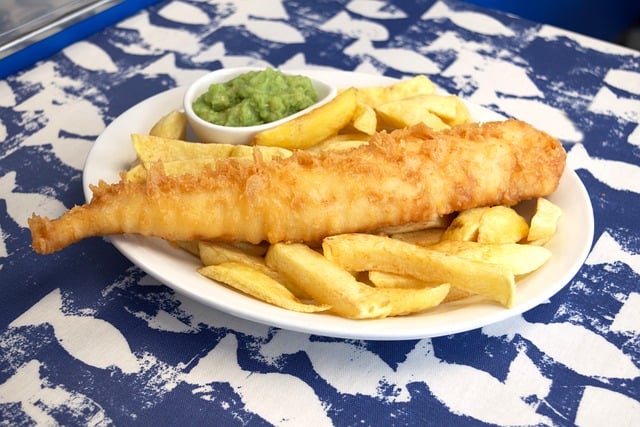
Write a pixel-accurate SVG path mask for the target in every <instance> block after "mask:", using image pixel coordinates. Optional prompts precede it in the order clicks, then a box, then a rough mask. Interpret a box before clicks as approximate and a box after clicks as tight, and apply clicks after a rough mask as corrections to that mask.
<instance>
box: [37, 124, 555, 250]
mask: <svg viewBox="0 0 640 427" xmlns="http://www.w3.org/2000/svg"><path fill="white" fill-rule="evenodd" d="M565 158H566V153H565V151H564V149H563V147H562V145H561V144H560V142H559V141H558V140H556V139H554V138H552V137H551V136H549V135H547V134H546V133H544V132H541V131H539V130H537V129H535V128H533V127H532V126H530V125H528V124H526V123H524V122H521V121H516V120H507V121H504V122H491V123H486V124H482V125H478V124H469V125H461V126H457V127H454V128H452V129H450V130H445V131H439V132H435V131H432V130H430V129H429V128H427V127H426V126H423V125H417V126H415V127H413V128H410V129H405V130H397V131H393V132H391V133H385V132H382V133H379V134H376V135H374V136H373V137H372V139H371V142H370V143H369V144H368V145H364V146H360V147H357V148H353V149H350V150H344V151H334V152H319V153H309V152H305V151H297V152H295V153H294V155H293V156H291V157H288V158H284V159H275V160H272V161H269V162H266V161H262V159H261V158H260V156H259V153H256V152H254V159H253V161H249V162H241V161H238V160H237V159H223V160H220V161H219V162H218V163H217V164H216V166H215V168H208V169H206V170H205V171H204V172H202V173H200V174H198V175H182V176H177V177H175V176H167V175H166V174H165V173H164V171H163V169H162V164H161V163H158V164H156V165H155V166H154V167H153V168H152V169H151V170H150V171H149V174H148V176H147V181H146V182H145V183H133V182H128V181H126V179H124V178H123V179H122V180H121V181H120V182H118V183H115V184H107V183H104V182H100V183H99V184H98V185H97V186H94V187H92V191H93V199H92V200H91V202H90V203H89V204H86V205H83V206H76V207H74V208H73V209H71V210H70V211H68V212H67V213H65V214H64V215H62V217H60V218H59V219H56V220H50V219H48V218H43V217H39V216H37V215H35V214H34V215H33V216H32V217H31V218H30V219H29V227H30V229H31V233H32V239H33V241H32V245H33V249H34V250H35V251H36V252H38V253H40V254H48V253H52V252H55V251H57V250H60V249H62V248H64V247H66V246H68V245H70V244H72V243H74V242H77V241H79V240H81V239H83V238H86V237H91V236H104V235H111V234H117V233H137V234H141V235H146V236H157V237H162V238H165V239H168V240H199V239H207V240H213V239H215V240H221V241H229V242H235V241H248V242H252V243H258V242H261V241H265V240H266V241H268V242H270V243H275V242H281V241H303V242H315V241H319V240H320V239H322V238H323V237H325V236H328V235H333V234H339V233H346V232H359V231H370V230H376V229H380V228H382V227H389V226H397V225H401V224H406V223H411V222H421V221H427V220H431V219H433V218H435V217H438V216H442V215H446V214H449V213H452V212H456V211H460V210H463V209H469V208H473V207H478V206H490V205H514V204H516V203H518V202H520V201H522V200H526V199H531V198H535V197H541V196H546V195H548V194H550V193H552V192H553V191H554V190H555V189H556V187H557V186H558V182H559V179H560V176H561V175H562V172H563V169H564V166H565Z"/></svg>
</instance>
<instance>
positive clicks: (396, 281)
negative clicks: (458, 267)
mask: <svg viewBox="0 0 640 427" xmlns="http://www.w3.org/2000/svg"><path fill="white" fill-rule="evenodd" d="M369 281H370V282H371V284H372V285H373V286H375V287H376V288H389V289H411V288H414V289H422V288H431V289H432V288H434V287H437V286H439V285H437V284H433V283H427V282H424V281H422V280H420V279H416V278H415V277H411V276H402V275H400V274H394V273H385V272H384V271H370V272H369ZM472 295H474V294H473V293H471V292H468V291H465V290H462V289H459V288H456V287H453V286H450V288H449V293H447V296H446V297H445V298H444V299H443V300H442V303H443V304H444V303H447V302H453V301H459V300H461V299H463V298H467V297H469V296H472Z"/></svg>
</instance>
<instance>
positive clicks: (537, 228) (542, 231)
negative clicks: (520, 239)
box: [527, 197, 562, 245]
mask: <svg viewBox="0 0 640 427" xmlns="http://www.w3.org/2000/svg"><path fill="white" fill-rule="evenodd" d="M561 215H562V209H561V208H560V207H559V206H557V205H555V204H554V203H552V202H550V201H549V200H547V199H545V198H544V197H540V198H538V199H537V201H536V210H535V212H534V214H533V216H532V217H531V225H530V226H529V235H528V236H527V241H528V242H529V243H530V244H532V245H544V244H545V243H547V242H548V241H549V240H550V239H551V237H553V235H554V234H555V233H556V228H557V226H558V220H559V219H560V216H561Z"/></svg>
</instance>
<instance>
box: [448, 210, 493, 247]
mask: <svg viewBox="0 0 640 427" xmlns="http://www.w3.org/2000/svg"><path fill="white" fill-rule="evenodd" d="M487 209H489V208H473V209H467V210H464V211H462V212H460V213H459V214H458V216H456V217H455V218H454V219H453V221H451V224H450V225H449V227H447V229H446V230H445V232H444V234H443V235H442V240H461V241H475V240H476V239H477V238H478V228H479V227H480V219H481V218H482V215H484V213H485V211H486V210H487Z"/></svg>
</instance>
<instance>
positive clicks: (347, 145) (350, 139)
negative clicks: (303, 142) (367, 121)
mask: <svg viewBox="0 0 640 427" xmlns="http://www.w3.org/2000/svg"><path fill="white" fill-rule="evenodd" d="M368 143H369V135H367V134H364V133H344V134H343V133H339V134H337V135H334V136H331V137H329V138H327V139H325V140H324V141H322V142H320V143H318V144H316V145H314V146H313V147H309V148H307V149H306V150H307V151H309V152H311V153H314V152H318V151H336V150H350V149H352V148H356V147H359V146H361V145H365V144H368Z"/></svg>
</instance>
